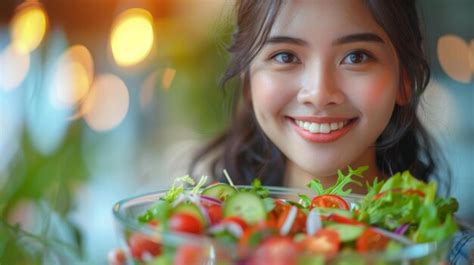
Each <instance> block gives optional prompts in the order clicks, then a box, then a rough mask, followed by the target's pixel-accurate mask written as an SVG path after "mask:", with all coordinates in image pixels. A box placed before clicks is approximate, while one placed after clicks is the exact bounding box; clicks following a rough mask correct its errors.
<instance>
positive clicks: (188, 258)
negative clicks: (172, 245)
mask: <svg viewBox="0 0 474 265" xmlns="http://www.w3.org/2000/svg"><path fill="white" fill-rule="evenodd" d="M203 253H205V252H204V250H203V249H202V248H201V247H199V246H193V245H181V246H179V247H178V249H177V250H176V253H175V256H174V262H173V265H200V264H205V260H204V255H203Z"/></svg>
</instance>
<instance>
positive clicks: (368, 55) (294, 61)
mask: <svg viewBox="0 0 474 265" xmlns="http://www.w3.org/2000/svg"><path fill="white" fill-rule="evenodd" d="M283 55H286V56H289V57H290V62H285V61H282V60H281V59H278V57H280V56H283ZM353 55H356V56H357V55H359V56H362V57H363V58H362V61H360V62H345V61H346V60H349V59H350V58H351V56H353ZM271 59H272V60H274V61H276V62H277V63H279V64H298V63H300V60H299V59H298V57H297V56H296V55H295V54H294V53H292V52H288V51H283V52H278V53H276V54H274V55H272V56H271ZM373 59H375V58H374V56H372V55H371V53H370V52H368V51H364V50H354V51H351V52H349V53H348V54H347V55H346V56H344V58H343V59H342V61H341V64H351V65H356V64H362V63H366V62H368V61H371V60H373Z"/></svg>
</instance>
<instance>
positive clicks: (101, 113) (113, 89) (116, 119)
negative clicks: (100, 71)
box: [82, 74, 129, 131]
mask: <svg viewBox="0 0 474 265" xmlns="http://www.w3.org/2000/svg"><path fill="white" fill-rule="evenodd" d="M128 107H129V95H128V90H127V87H126V85H125V83H124V82H123V81H122V80H121V79H120V78H119V77H117V76H115V75H112V74H105V75H100V76H98V77H96V78H95V80H94V82H93V84H92V87H91V91H90V93H89V94H88V95H87V97H86V100H85V101H84V104H83V105H82V108H83V110H82V111H83V113H84V119H85V120H86V122H87V124H88V125H89V127H90V128H92V129H93V130H95V131H108V130H111V129H113V128H115V127H117V126H118V125H119V124H120V123H121V122H122V120H123V119H124V118H125V116H126V114H127V112H128Z"/></svg>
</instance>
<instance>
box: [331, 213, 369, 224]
mask: <svg viewBox="0 0 474 265" xmlns="http://www.w3.org/2000/svg"><path fill="white" fill-rule="evenodd" d="M326 220H327V221H332V222H336V223H340V224H350V225H365V224H364V223H362V222H359V221H357V220H355V219H351V218H348V217H345V216H342V215H338V214H335V213H333V214H330V215H329V216H328V217H327V219H326Z"/></svg>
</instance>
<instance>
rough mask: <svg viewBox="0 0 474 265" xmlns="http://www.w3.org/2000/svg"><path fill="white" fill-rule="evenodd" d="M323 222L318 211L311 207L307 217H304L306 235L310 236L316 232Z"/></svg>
mask: <svg viewBox="0 0 474 265" xmlns="http://www.w3.org/2000/svg"><path fill="white" fill-rule="evenodd" d="M322 226H323V223H322V222H321V216H320V215H319V212H318V211H317V210H316V209H315V208H313V209H311V211H309V213H308V217H307V218H306V232H307V233H308V235H310V236H312V235H314V234H316V232H318V231H319V229H321V227H322Z"/></svg>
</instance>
